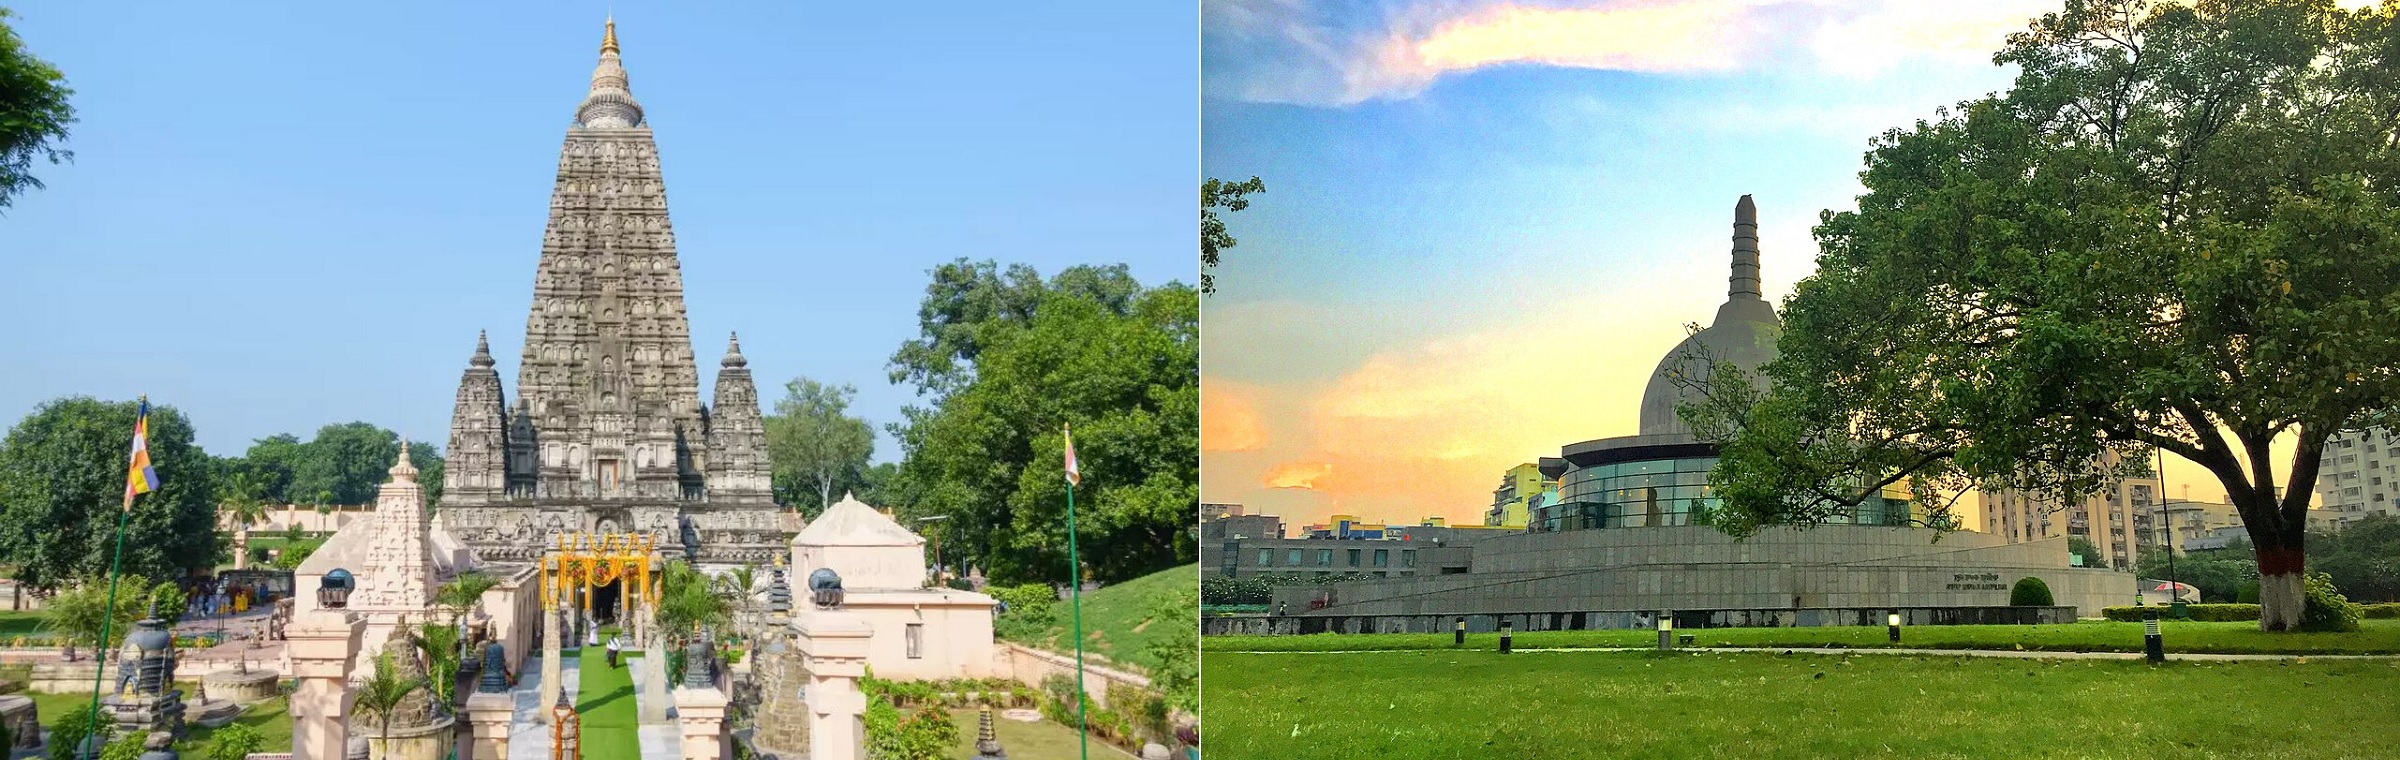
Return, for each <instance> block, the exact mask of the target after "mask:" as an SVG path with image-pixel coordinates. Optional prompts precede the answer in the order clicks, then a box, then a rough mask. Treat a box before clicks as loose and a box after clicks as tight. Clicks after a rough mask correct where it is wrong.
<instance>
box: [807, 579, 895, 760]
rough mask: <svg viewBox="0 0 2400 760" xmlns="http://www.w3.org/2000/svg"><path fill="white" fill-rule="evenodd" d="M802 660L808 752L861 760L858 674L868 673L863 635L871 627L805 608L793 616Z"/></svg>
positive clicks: (825, 758) (819, 759) (826, 759)
mask: <svg viewBox="0 0 2400 760" xmlns="http://www.w3.org/2000/svg"><path fill="white" fill-rule="evenodd" d="M792 627H793V628H794V629H795V630H796V632H797V633H798V634H799V636H798V638H799V650H800V661H801V665H802V667H803V668H804V669H805V670H806V671H807V672H808V683H807V685H806V686H804V687H802V688H804V689H806V690H807V694H808V698H807V700H806V701H807V702H808V751H809V757H811V758H813V759H814V760H859V759H860V758H863V757H865V756H866V751H865V743H866V739H867V736H866V729H865V728H864V726H863V725H862V724H861V722H860V721H861V718H862V717H863V716H865V715H866V712H867V695H866V694H865V693H864V692H861V691H859V689H858V679H859V678H860V677H862V676H865V675H866V673H867V640H868V638H869V637H872V636H873V635H874V634H875V629H874V627H873V626H869V625H867V621H866V620H864V619H862V618H860V617H859V616H857V615H854V614H851V613H848V612H841V611H838V610H837V611H828V610H809V611H807V612H803V613H801V614H800V616H799V619H798V620H795V621H793V624H792Z"/></svg>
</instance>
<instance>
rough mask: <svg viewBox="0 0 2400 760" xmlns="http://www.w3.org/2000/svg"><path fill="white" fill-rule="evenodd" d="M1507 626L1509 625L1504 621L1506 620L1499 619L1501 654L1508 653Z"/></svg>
mask: <svg viewBox="0 0 2400 760" xmlns="http://www.w3.org/2000/svg"><path fill="white" fill-rule="evenodd" d="M1509 628H1510V625H1509V623H1508V621H1506V620H1502V621H1500V653H1501V654H1508V644H1509Z"/></svg>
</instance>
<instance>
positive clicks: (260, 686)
mask: <svg viewBox="0 0 2400 760" xmlns="http://www.w3.org/2000/svg"><path fill="white" fill-rule="evenodd" d="M277 680H278V677H277V676H276V675H275V671H272V670H268V669H266V668H251V669H249V670H220V671H217V672H214V673H210V674H208V675H206V676H202V677H201V679H200V683H201V684H202V685H204V686H206V687H208V696H209V699H210V700H211V701H214V700H219V699H222V700H226V701H229V702H232V703H234V704H237V705H253V704H257V703H259V702H264V701H267V700H269V699H274V698H275V694H276V692H277V691H278V689H277V688H276V685H275V684H276V681H277Z"/></svg>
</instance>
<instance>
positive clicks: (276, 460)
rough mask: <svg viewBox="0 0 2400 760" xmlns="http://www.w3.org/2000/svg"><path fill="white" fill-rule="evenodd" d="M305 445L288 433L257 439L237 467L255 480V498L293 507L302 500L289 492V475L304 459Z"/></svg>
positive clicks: (290, 484) (290, 480)
mask: <svg viewBox="0 0 2400 760" xmlns="http://www.w3.org/2000/svg"><path fill="white" fill-rule="evenodd" d="M305 447H306V444H303V443H301V442H300V439H299V438H298V437H297V436H294V435H292V434H290V433H279V434H276V435H271V436H267V437H265V438H260V439H258V440H257V441H256V442H253V443H251V444H250V450H249V451H247V452H244V453H243V454H242V459H241V462H242V464H241V467H242V469H244V470H247V471H249V472H251V473H254V477H256V478H257V479H258V485H259V496H260V497H261V498H264V499H266V500H267V503H269V504H297V503H299V502H300V500H301V499H302V498H304V497H301V496H296V495H294V494H293V493H292V491H291V486H292V474H293V473H294V472H297V471H298V470H299V468H300V460H301V459H302V458H303V457H304V456H306V448H305Z"/></svg>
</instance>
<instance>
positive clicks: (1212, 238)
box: [1200, 177, 1267, 293]
mask: <svg viewBox="0 0 2400 760" xmlns="http://www.w3.org/2000/svg"><path fill="white" fill-rule="evenodd" d="M1266 191H1267V183H1265V182H1263V181H1260V180H1259V178H1257V177H1251V178H1250V181H1248V182H1227V181H1225V180H1221V179H1217V178H1215V177H1210V178H1209V179H1208V180H1207V181H1204V182H1201V183H1200V292H1202V293H1215V292H1217V278H1216V276H1215V275H1212V274H1210V273H1209V271H1208V270H1210V269H1215V268H1216V266H1217V261H1218V257H1219V256H1220V255H1221V254H1222V252H1223V251H1225V250H1226V249H1228V248H1232V247H1233V245H1234V239H1233V233H1230V232H1227V231H1225V221H1224V220H1222V219H1219V218H1217V212H1216V209H1217V208H1218V207H1223V208H1224V209H1225V211H1226V212H1227V213H1231V212H1235V211H1240V210H1242V209H1246V208H1249V207H1250V199H1249V198H1248V197H1247V196H1249V195H1250V194H1251V193H1263V192H1266Z"/></svg>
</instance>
